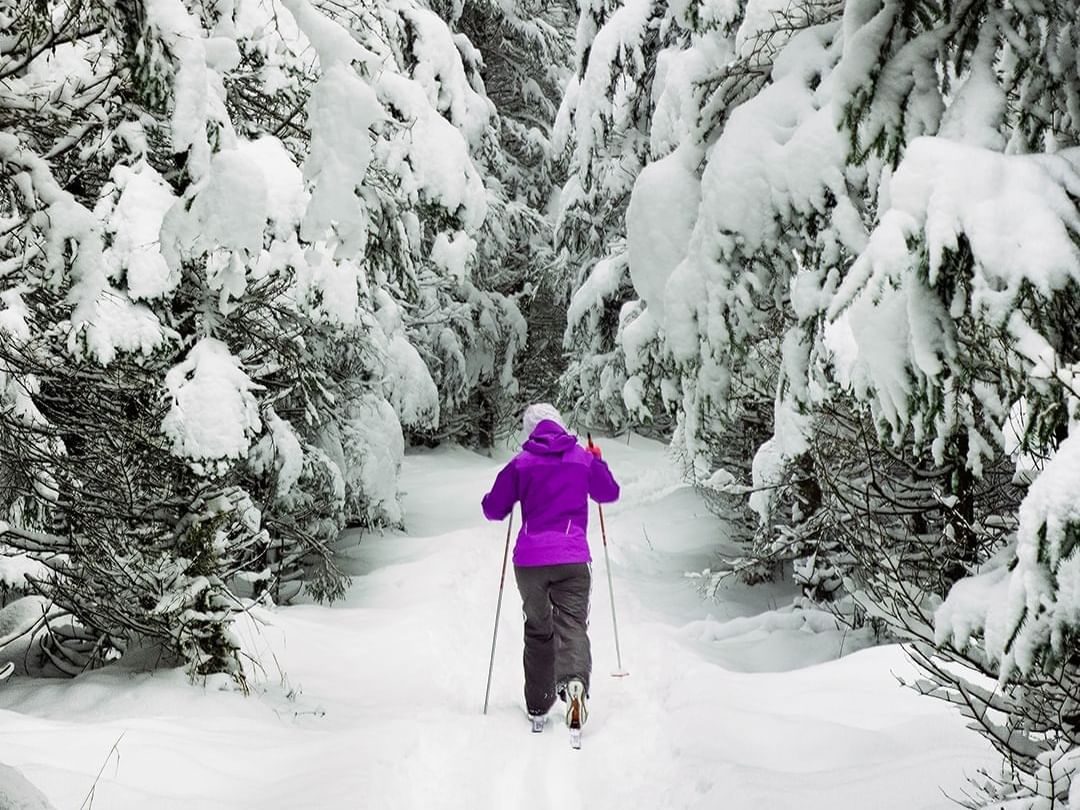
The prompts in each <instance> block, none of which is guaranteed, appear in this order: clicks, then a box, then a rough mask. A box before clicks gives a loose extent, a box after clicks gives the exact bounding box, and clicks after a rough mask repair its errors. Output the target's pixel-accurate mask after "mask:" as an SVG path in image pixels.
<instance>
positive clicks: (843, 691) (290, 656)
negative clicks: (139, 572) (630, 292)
mask: <svg viewBox="0 0 1080 810" xmlns="http://www.w3.org/2000/svg"><path fill="white" fill-rule="evenodd" d="M600 443H601V445H602V447H603V450H604V456H605V458H606V459H607V460H608V461H609V463H610V464H611V465H612V468H613V469H614V470H615V471H616V474H617V475H618V476H619V477H620V480H621V482H622V484H623V499H622V500H621V501H620V502H618V503H616V504H612V505H610V506H609V507H608V508H606V509H605V520H606V525H607V537H608V543H609V548H610V556H611V573H612V576H613V588H614V593H615V598H616V600H617V602H616V604H617V608H618V620H619V630H620V644H621V649H622V657H623V663H624V665H625V667H626V668H627V669H628V670H629V671H630V673H631V674H630V676H629V677H628V678H622V679H615V678H610V677H608V673H609V672H611V671H612V670H613V669H614V667H615V665H616V662H615V652H614V642H613V639H612V634H611V610H610V601H609V598H608V589H607V587H606V583H605V582H604V581H603V580H604V579H605V578H606V572H607V568H606V567H605V566H604V563H603V562H602V560H603V556H602V554H600V553H599V552H600V548H599V537H598V536H597V534H596V532H597V529H598V527H597V525H596V521H595V517H594V520H593V522H592V526H591V530H592V532H593V537H592V541H593V544H594V552H595V556H596V557H597V563H596V564H595V565H594V568H593V572H594V575H595V576H596V581H595V584H594V588H593V621H592V626H591V636H592V639H593V646H594V661H595V665H594V686H593V690H592V691H593V694H592V699H591V702H590V709H591V711H590V718H589V723H588V725H587V726H586V727H585V732H584V736H583V739H584V743H583V748H582V750H581V751H572V750H570V748H569V745H568V743H567V739H566V732H565V731H564V730H562V729H561V728H559V726H558V723H557V722H549V726H548V729H547V730H546V731H545V732H544V733H543V734H541V735H532V734H530V733H529V730H528V724H527V722H526V720H525V717H524V711H523V709H522V697H521V658H520V655H521V639H520V634H521V617H520V612H519V611H518V610H517V604H516V602H517V596H516V593H515V592H514V590H513V584H512V581H511V582H510V584H508V586H507V589H508V590H507V593H506V596H505V598H504V602H503V605H502V612H501V617H500V622H499V634H498V644H497V648H496V659H495V668H494V675H493V683H492V695H491V706H490V709H489V712H488V715H487V716H484V715H482V714H481V713H480V708H481V705H482V702H483V693H484V685H485V679H486V676H487V665H488V656H489V652H490V647H491V631H492V626H493V618H494V611H495V601H496V590H497V587H498V579H499V565H500V563H501V558H502V544H503V541H504V539H505V525H502V524H485V523H484V522H483V521H482V519H481V517H480V514H479V505H478V502H479V498H480V496H481V495H482V493H483V492H484V491H486V489H487V488H488V486H489V485H490V483H491V481H492V480H493V478H494V475H495V473H496V472H497V470H498V469H499V467H500V465H501V464H502V463H503V462H504V461H505V460H506V458H507V457H508V451H506V450H501V451H499V452H497V453H496V457H494V458H487V457H484V456H480V455H477V454H475V453H472V452H470V451H467V450H464V449H461V448H444V449H440V450H435V451H418V452H415V453H413V454H410V455H409V456H407V457H406V459H405V464H404V468H403V478H402V481H403V489H404V490H405V491H406V493H407V494H406V495H405V499H404V501H405V502H404V506H405V510H406V516H407V517H406V525H407V528H408V531H407V533H399V532H391V533H387V534H385V535H377V534H374V535H373V534H365V535H364V537H363V540H362V542H360V543H359V545H358V546H356V547H355V549H354V550H352V551H351V552H349V559H347V560H346V561H345V562H346V565H347V566H348V568H349V569H350V570H351V571H352V572H353V574H354V575H355V580H354V583H353V585H352V588H351V589H350V591H349V593H348V595H347V596H346V598H345V602H344V604H342V605H338V606H336V607H333V608H327V607H322V606H317V605H297V606H294V607H289V608H282V609H274V610H268V609H266V608H262V607H256V608H253V609H252V610H251V611H249V613H248V614H246V615H245V617H244V618H243V619H242V620H241V623H240V624H239V626H238V628H237V632H238V634H239V635H240V637H241V638H242V643H243V646H244V649H245V650H246V651H247V652H248V653H250V654H252V655H253V656H255V657H256V658H257V659H258V661H259V665H258V666H256V665H255V664H254V663H251V664H250V666H249V674H250V677H251V679H252V682H253V687H254V690H253V694H252V696H251V697H243V696H242V695H241V694H239V693H238V692H237V691H235V690H234V689H230V688H225V682H224V681H219V680H212V681H211V682H210V683H208V684H206V685H205V686H203V685H194V686H193V685H191V684H189V683H188V681H187V678H186V676H185V675H184V674H183V672H182V671H180V670H164V671H157V672H154V673H147V672H142V671H139V670H138V668H125V665H124V664H123V663H121V664H120V665H117V666H114V667H111V668H108V669H104V670H99V671H93V672H87V673H84V674H82V675H80V676H79V677H77V678H75V679H73V680H40V679H36V680H35V679H29V678H25V677H22V676H21V675H20V674H16V675H15V676H14V677H13V678H12V679H11V680H9V681H8V682H7V683H5V684H4V685H3V686H0V723H2V724H3V727H4V730H5V735H4V749H3V759H4V761H5V762H6V763H7V764H8V765H10V766H12V767H15V768H17V769H18V770H20V771H21V772H22V773H23V774H25V776H26V777H27V778H28V779H30V780H31V781H32V782H33V783H34V784H36V785H37V786H38V788H39V789H40V790H41V791H42V792H43V793H44V795H45V796H46V797H47V798H48V799H49V801H51V802H52V804H53V805H55V806H56V807H58V808H60V807H78V806H79V804H80V802H82V801H83V799H84V798H85V797H86V794H87V792H88V791H89V789H90V786H91V785H92V784H93V783H94V781H95V779H97V786H96V793H95V801H94V805H95V807H102V808H108V809H109V810H128V809H129V808H130V809H131V810H134V808H139V809H140V810H142V808H146V807H153V808H155V810H174V809H175V810H179V808H191V807H198V808H200V810H236V808H247V807H258V808H261V810H278V809H280V810H293V808H297V807H317V808H320V809H321V810H335V808H342V810H344V809H345V808H354V807H356V806H357V805H358V803H359V804H363V805H365V806H369V807H378V808H391V809H392V808H405V807H425V808H463V807H468V808H510V807H552V808H560V809H561V808H572V807H590V808H593V810H616V809H617V810H625V808H661V807H662V808H673V810H674V809H677V810H683V808H694V809H695V810H696V809H700V810H712V809H713V808H717V807H723V808H725V809H726V810H755V809H756V808H769V810H836V808H849V807H850V808H871V807H872V808H875V810H912V808H919V809H920V810H949V808H952V807H954V806H955V805H954V804H953V803H952V801H951V800H950V799H949V798H948V797H947V796H946V795H943V793H942V791H943V790H944V791H946V792H948V793H950V794H952V795H957V794H959V793H960V792H961V791H962V790H963V789H964V788H965V785H966V783H965V778H966V777H967V776H974V775H975V773H976V769H978V768H980V767H993V766H994V765H996V763H997V756H996V755H995V754H994V753H993V752H992V751H990V750H989V747H988V746H987V745H986V744H985V743H984V742H983V741H982V740H981V738H979V737H978V736H977V735H976V734H974V733H973V732H971V731H969V730H967V729H965V727H964V726H965V721H964V720H963V718H962V717H960V716H959V715H958V714H956V713H954V712H953V711H952V710H951V709H949V708H948V707H947V706H946V705H945V704H943V703H940V702H937V701H934V700H930V699H927V698H924V697H921V696H918V695H916V694H915V693H914V692H913V691H911V690H906V689H903V688H901V687H899V686H898V685H897V683H896V680H895V678H894V673H895V674H897V675H901V676H905V675H908V676H909V675H911V674H912V670H913V667H912V665H911V664H910V663H909V662H908V661H907V660H906V659H905V657H904V655H903V653H902V652H901V650H900V649H899V648H897V647H895V646H887V647H881V648H876V649H865V650H859V651H857V652H853V653H851V654H845V655H843V656H842V657H838V655H839V653H840V652H841V651H843V652H844V653H848V652H850V651H851V650H853V649H858V647H859V646H860V645H859V644H858V643H857V642H856V640H855V639H854V638H853V637H852V636H851V635H850V634H849V635H848V636H847V637H846V638H845V635H844V634H843V632H842V631H839V630H836V629H835V628H834V627H832V626H830V624H829V621H828V620H827V619H825V618H824V617H822V616H821V615H819V614H815V613H806V614H801V613H799V612H796V611H788V612H784V611H769V610H768V605H769V602H770V601H772V600H778V599H784V598H785V597H787V598H789V597H790V593H789V592H785V591H783V589H781V588H780V586H776V585H772V586H762V587H761V588H758V589H747V588H745V587H743V586H736V585H730V586H725V588H724V589H723V590H722V592H721V598H720V601H718V602H714V601H709V600H705V599H703V598H702V597H701V596H700V595H699V593H698V592H697V591H696V590H695V589H694V587H693V584H692V581H690V580H687V579H686V577H685V576H684V572H685V571H688V570H701V569H702V568H704V567H705V566H706V565H707V564H708V563H709V561H710V560H712V559H713V556H712V555H713V553H714V551H715V550H716V545H717V538H718V537H720V538H722V537H723V536H724V532H725V526H724V524H723V523H722V522H721V521H719V520H717V519H716V518H713V517H711V516H709V515H708V514H707V513H706V511H705V509H704V508H703V506H702V503H701V502H700V500H699V499H698V497H697V496H696V495H695V494H694V493H693V491H692V489H691V488H689V487H687V486H685V485H683V484H682V483H681V482H680V480H679V476H678V474H677V471H676V470H675V468H674V467H673V465H672V464H671V463H670V462H669V461H668V460H667V458H666V454H665V450H664V448H663V447H661V446H660V445H658V444H656V443H653V442H650V441H646V440H644V439H640V438H637V437H633V438H631V440H630V441H629V444H627V443H626V442H625V441H624V440H622V439H620V440H617V441H616V440H614V439H600ZM594 515H595V512H594ZM721 542H723V541H721ZM2 615H3V613H2V612H0V618H2ZM16 660H17V661H18V660H21V659H16ZM20 672H21V670H20ZM553 719H554V718H553ZM114 745H115V746H116V751H115V753H111V752H112V750H113V747H114ZM103 764H104V765H106V767H104V769H102V765H103ZM99 770H101V774H100V777H98V772H99Z"/></svg>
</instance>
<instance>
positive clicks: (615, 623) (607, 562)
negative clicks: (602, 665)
mask: <svg viewBox="0 0 1080 810" xmlns="http://www.w3.org/2000/svg"><path fill="white" fill-rule="evenodd" d="M585 435H586V437H587V438H588V441H589V447H594V446H595V445H594V444H593V441H592V434H591V433H587V434H585ZM596 510H597V511H598V512H599V513H600V537H601V538H603V541H604V567H605V568H606V569H607V586H608V596H609V597H610V599H611V627H612V629H613V630H614V631H615V661H616V662H617V663H618V665H619V669H618V671H617V672H612V673H611V676H612V677H613V678H625V677H626V676H627V675H629V674H630V673H629V672H627V671H626V670H625V669H623V665H622V652H621V651H620V650H619V620H618V619H617V618H616V617H615V588H614V586H613V585H612V584H611V557H610V556H609V555H608V547H607V529H606V528H605V526H604V507H603V505H601V504H599V503H598V504H597V505H596Z"/></svg>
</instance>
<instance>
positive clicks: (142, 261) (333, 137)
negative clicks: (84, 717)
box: [0, 0, 523, 677]
mask: <svg viewBox="0 0 1080 810" xmlns="http://www.w3.org/2000/svg"><path fill="white" fill-rule="evenodd" d="M136 11H137V12H138V13H131V14H128V13H126V12H124V13H120V11H119V10H117V9H114V8H112V7H99V6H89V5H76V6H70V5H66V4H50V3H43V4H37V5H31V4H7V5H5V6H3V8H0V14H3V16H4V24H5V27H6V29H7V30H8V31H9V32H11V35H10V36H8V37H6V38H5V39H4V40H3V43H2V50H0V75H2V77H3V78H4V80H5V81H4V90H3V94H2V95H0V106H2V107H3V109H4V114H5V120H6V121H7V122H9V123H8V125H7V131H6V132H5V133H3V134H2V135H0V162H2V164H3V166H4V171H3V172H2V173H0V184H2V186H3V209H2V216H3V218H4V227H3V235H2V237H0V238H2V243H0V251H2V253H0V262H2V266H3V268H4V274H3V277H4V279H5V283H4V289H3V292H2V293H0V300H2V301H3V305H4V308H3V310H0V325H2V330H0V331H2V335H0V338H2V339H0V347H2V351H0V359H2V374H3V376H2V387H0V390H2V396H3V408H0V419H2V420H3V426H4V429H3V430H2V431H0V435H2V437H3V439H2V441H3V445H2V452H3V456H2V461H3V470H4V481H5V483H6V486H5V488H4V492H3V504H4V506H5V515H4V517H5V519H6V522H5V523H4V524H3V528H4V541H5V542H6V543H8V544H9V546H10V547H12V548H18V549H23V550H27V551H30V552H33V553H35V554H38V555H40V556H41V557H42V559H44V560H46V561H47V562H48V563H49V565H51V567H52V568H53V575H52V576H50V577H47V578H40V579H35V580H33V581H31V582H30V583H29V585H30V587H32V588H35V589H37V590H40V591H41V592H42V593H44V594H46V595H48V596H49V597H51V598H53V599H54V600H55V601H56V602H57V604H59V605H60V606H62V607H63V608H65V609H66V610H67V611H68V612H69V613H70V614H71V615H73V617H74V622H72V623H66V624H65V628H66V629H65V630H64V631H63V632H57V633H55V634H53V635H52V636H50V637H49V639H48V640H47V643H45V644H43V645H42V654H43V655H47V656H49V657H50V658H51V659H52V660H53V661H54V663H55V664H56V665H57V666H59V667H60V668H61V669H64V670H67V671H75V670H77V669H79V668H81V667H83V666H85V665H88V664H92V663H94V662H95V661H100V660H102V659H104V658H107V657H109V656H111V655H112V654H114V653H115V652H117V651H124V650H127V649H131V648H132V647H133V646H139V645H143V644H146V643H150V644H154V645H159V646H161V647H163V648H164V649H165V651H166V652H167V653H169V654H173V655H175V656H177V657H179V658H181V659H183V660H185V661H186V662H187V663H188V665H189V667H190V668H191V671H192V672H193V673H201V674H205V673H211V672H222V671H224V672H230V673H233V674H234V675H237V676H238V677H239V673H240V670H239V667H238V664H237V659H236V640H235V639H234V638H233V637H232V635H231V634H230V632H229V621H230V615H231V614H232V612H233V611H235V610H236V609H237V608H239V607H240V606H241V602H239V601H238V600H237V599H236V597H235V595H234V594H233V593H232V592H231V591H230V586H233V587H235V586H236V585H237V584H238V583H239V582H240V581H241V580H247V581H248V583H249V585H248V587H249V588H254V589H260V588H262V589H267V588H269V589H270V591H271V592H272V593H277V594H278V595H279V596H282V597H283V598H284V597H287V596H288V595H289V594H290V593H292V592H295V590H296V580H298V579H300V580H305V581H307V583H308V585H309V586H310V587H311V588H312V591H313V593H315V595H317V596H323V597H329V598H333V597H334V596H335V595H336V594H338V593H340V589H341V586H342V582H343V578H342V576H341V575H340V573H339V572H337V571H336V570H335V569H334V567H333V565H332V558H331V555H330V551H331V548H330V546H331V544H332V543H333V542H334V540H335V539H336V537H337V534H338V532H339V531H340V529H341V528H342V526H343V525H344V524H345V523H346V521H348V520H358V521H362V522H367V523H373V522H394V521H397V520H400V511H399V508H398V505H397V493H396V486H395V484H394V481H395V477H396V469H397V465H398V463H399V461H400V458H401V454H402V451H403V433H402V425H404V426H405V427H407V428H409V429H433V428H434V427H435V426H437V425H438V424H439V419H440V393H442V395H443V398H444V400H445V401H453V402H459V401H462V399H463V398H464V397H465V396H467V395H468V392H469V391H470V390H473V389H475V388H476V387H478V386H479V385H482V384H485V382H487V381H489V380H490V379H495V380H497V382H498V383H499V384H503V383H506V384H507V385H510V384H511V383H510V382H509V377H508V374H507V372H506V371H505V370H506V369H507V368H509V367H510V365H511V362H512V355H513V351H514V346H515V345H517V344H518V343H520V339H521V334H522V332H523V325H522V323H521V319H520V316H519V315H518V313H517V310H516V308H515V307H514V306H513V304H512V303H510V302H509V301H508V300H507V299H505V298H504V297H502V296H500V295H498V294H495V293H489V292H485V291H484V290H482V289H480V288H479V287H478V286H477V285H476V284H475V283H473V281H472V280H471V279H470V277H469V267H470V262H472V261H473V253H474V237H475V235H476V234H477V233H478V232H479V228H481V227H482V225H483V223H484V222H485V213H486V210H487V199H486V197H487V192H486V190H485V188H484V182H483V178H482V176H481V174H480V172H479V170H478V169H477V166H476V164H475V163H474V162H473V158H472V156H471V152H470V149H471V148H473V146H475V145H479V144H481V143H482V142H483V138H484V137H485V134H486V132H487V130H488V128H489V126H488V116H489V112H490V110H489V105H488V102H487V101H486V99H485V98H484V97H483V95H482V93H480V92H477V91H476V90H475V89H474V88H473V87H472V85H471V84H470V83H469V81H468V79H467V71H466V68H465V62H464V61H463V60H464V59H465V57H463V56H462V52H467V51H468V49H467V48H466V47H465V46H466V44H467V43H464V42H461V43H459V44H460V49H459V47H458V46H457V45H453V46H452V47H446V46H447V45H448V44H451V45H452V43H453V42H454V40H453V38H452V36H451V34H450V32H449V30H448V29H447V28H446V26H445V24H444V23H443V22H442V21H441V20H440V19H439V18H438V17H437V16H436V15H434V14H433V13H431V12H430V11H429V10H427V9H425V8H423V7H422V6H419V5H417V4H413V3H407V2H402V3H399V4H396V5H395V6H394V7H393V8H388V7H385V6H381V5H379V4H370V5H364V4H362V3H357V4H354V5H351V6H349V7H342V6H341V5H339V4H327V10H326V11H324V10H323V9H320V7H318V6H317V5H313V4H311V3H309V2H307V0H284V2H283V3H281V4H280V5H277V4H268V3H263V2H260V1H259V0H237V2H233V3H212V4H199V3H195V4H191V5H184V4H183V3H181V2H179V0H154V2H149V3H146V4H140V5H139V7H138V9H136ZM113 12H116V13H113ZM398 46H400V47H398ZM395 47H397V49H396V50H395ZM415 254H419V255H420V256H421V258H420V260H419V261H418V262H417V261H414V260H413V257H414V255H415ZM421 339H422V340H421ZM425 341H426V342H425ZM416 342H418V343H419V346H418V345H416ZM425 356H426V357H427V359H428V360H429V362H431V364H432V369H433V370H434V371H435V377H436V378H437V379H438V380H439V381H440V382H441V383H442V384H443V386H442V392H440V390H439V388H438V387H437V386H436V383H435V381H434V380H433V375H432V371H429V368H428V367H427V366H426V365H425V363H424V361H423V359H422V358H423V357H425ZM436 361H439V362H441V363H442V365H441V366H440V365H438V364H437V362H436ZM485 375H487V376H486V377H485Z"/></svg>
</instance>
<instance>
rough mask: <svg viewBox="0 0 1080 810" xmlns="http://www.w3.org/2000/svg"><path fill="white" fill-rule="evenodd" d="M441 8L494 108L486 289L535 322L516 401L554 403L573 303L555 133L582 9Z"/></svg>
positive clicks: (533, 3) (482, 263)
mask: <svg viewBox="0 0 1080 810" xmlns="http://www.w3.org/2000/svg"><path fill="white" fill-rule="evenodd" d="M435 6H436V8H437V9H438V10H439V11H440V14H441V15H442V16H443V18H444V19H446V20H447V21H448V22H449V23H450V25H451V27H452V28H454V29H455V30H456V31H459V32H460V33H461V34H464V35H465V36H467V37H468V38H469V41H470V42H471V43H473V45H474V46H475V47H476V49H477V51H479V54H480V65H479V67H478V69H477V72H478V73H479V75H480V77H481V78H482V80H483V87H484V91H485V93H486V95H487V97H488V98H489V99H490V100H491V102H492V104H493V105H494V121H495V125H496V127H497V134H498V139H497V141H494V140H493V141H492V142H491V143H492V148H488V149H486V150H485V151H484V153H483V154H482V155H481V162H482V164H483V166H484V168H485V170H486V172H487V176H488V183H487V184H488V188H489V190H490V189H494V190H495V193H492V194H490V195H489V203H490V206H491V211H490V216H489V217H488V219H487V221H486V222H485V229H484V234H485V235H484V238H483V239H482V240H481V248H480V251H481V253H480V259H479V263H478V265H479V266H478V273H479V274H480V275H481V277H483V278H484V279H485V280H486V286H488V287H490V288H492V289H495V290H497V291H499V292H502V293H504V294H513V295H514V296H515V300H516V301H517V302H518V304H519V306H521V307H522V310H523V314H524V315H525V317H526V320H527V321H528V327H529V333H528V341H529V350H528V352H524V353H521V354H519V355H518V366H519V368H518V370H517V373H516V376H517V377H518V379H519V380H520V381H521V383H522V384H523V385H525V386H526V390H523V391H521V392H520V394H519V396H518V398H517V399H519V400H521V401H523V402H537V401H548V400H552V399H554V398H555V396H556V385H555V383H556V380H557V375H558V373H559V371H560V369H561V365H562V363H561V357H562V333H563V330H564V328H565V315H566V307H565V304H564V303H562V301H561V291H562V290H564V287H563V285H562V283H561V281H560V279H559V278H558V277H557V274H556V273H555V272H554V251H553V244H552V238H551V232H552V227H553V223H552V217H553V214H554V208H555V198H556V195H557V193H558V191H559V188H560V187H561V185H562V182H563V180H564V179H565V169H564V166H563V165H562V161H559V160H556V159H554V156H553V155H552V148H551V135H552V127H553V124H554V122H555V115H556V112H557V110H558V106H559V102H560V99H561V98H562V92H563V87H564V85H565V82H566V81H567V79H568V74H569V71H570V64H569V63H570V57H571V52H572V46H573V39H572V37H573V26H574V22H575V20H576V8H575V4H574V3H573V2H570V1H569V0H566V2H554V3H553V2H539V1H538V0H517V1H516V2H513V3H507V2H498V3H495V2H491V0H470V2H463V3H449V2H445V3H436V4H435ZM557 299H558V300H557ZM504 401H505V400H504ZM515 410H516V408H515ZM514 422H515V423H516V420H514Z"/></svg>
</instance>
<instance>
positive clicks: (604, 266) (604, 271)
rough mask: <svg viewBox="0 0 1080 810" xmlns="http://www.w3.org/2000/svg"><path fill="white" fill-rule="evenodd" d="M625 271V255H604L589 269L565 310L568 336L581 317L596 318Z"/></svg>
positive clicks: (616, 288) (617, 287) (620, 281)
mask: <svg viewBox="0 0 1080 810" xmlns="http://www.w3.org/2000/svg"><path fill="white" fill-rule="evenodd" d="M625 272H626V255H625V254H620V255H618V256H615V257H606V258H603V259H601V260H600V261H598V262H597V263H596V265H595V266H594V267H593V268H592V270H590V271H589V277H588V278H587V279H586V280H585V283H584V284H582V285H581V286H580V287H578V289H577V292H575V293H574V297H573V298H572V299H571V301H570V308H569V309H568V310H567V312H566V334H567V337H569V335H570V333H571V332H572V331H573V330H574V327H576V326H577V325H578V323H580V322H581V320H582V318H585V317H586V316H588V317H593V318H598V317H599V313H600V312H601V311H602V307H601V306H600V305H601V304H602V303H603V302H604V301H606V300H607V299H608V298H610V297H611V296H613V295H614V294H615V293H616V292H618V290H619V285H620V284H621V283H622V280H623V278H624V274H625Z"/></svg>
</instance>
